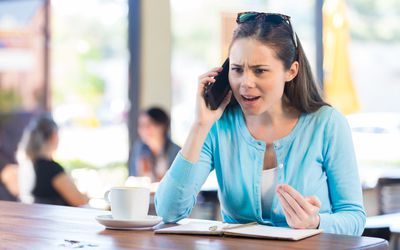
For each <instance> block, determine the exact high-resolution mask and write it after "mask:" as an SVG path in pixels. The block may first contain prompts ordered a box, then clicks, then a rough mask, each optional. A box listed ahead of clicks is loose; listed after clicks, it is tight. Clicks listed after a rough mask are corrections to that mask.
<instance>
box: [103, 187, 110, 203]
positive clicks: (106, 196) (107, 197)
mask: <svg viewBox="0 0 400 250" xmlns="http://www.w3.org/2000/svg"><path fill="white" fill-rule="evenodd" d="M110 191H111V190H108V191H107V192H105V193H104V200H105V201H106V202H107V203H111V200H110V197H109V195H110Z"/></svg>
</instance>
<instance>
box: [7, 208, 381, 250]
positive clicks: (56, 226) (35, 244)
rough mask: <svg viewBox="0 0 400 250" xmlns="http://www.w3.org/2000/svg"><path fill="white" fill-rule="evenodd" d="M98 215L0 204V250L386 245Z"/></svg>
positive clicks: (79, 210) (347, 238) (366, 240)
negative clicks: (182, 231)
mask: <svg viewBox="0 0 400 250" xmlns="http://www.w3.org/2000/svg"><path fill="white" fill-rule="evenodd" d="M104 213H105V212H104V211H101V210H94V209H84V208H71V207H62V206H52V205H37V204H34V205H30V204H22V203H16V202H5V201H0V249H35V250H36V249H70V248H79V249H93V250H97V249H153V250H157V249H174V250H178V249H270V248H271V249H285V250H287V249H308V250H310V249H354V248H363V249H387V241H385V240H382V239H378V238H369V237H354V236H345V235H335V234H325V233H322V234H320V235H317V236H313V237H310V238H307V239H304V240H301V241H298V242H289V241H279V240H261V239H250V238H234V237H219V236H187V235H157V234H154V233H153V231H150V230H149V231H120V230H106V229H105V228H104V227H103V226H102V225H100V224H98V223H97V222H96V221H95V219H94V217H95V216H97V215H100V214H104Z"/></svg>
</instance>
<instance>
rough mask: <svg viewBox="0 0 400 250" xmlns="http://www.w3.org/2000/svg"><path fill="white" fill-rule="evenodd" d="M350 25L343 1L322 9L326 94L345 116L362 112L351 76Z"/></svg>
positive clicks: (334, 0) (336, 0)
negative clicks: (349, 52) (349, 53)
mask: <svg viewBox="0 0 400 250" xmlns="http://www.w3.org/2000/svg"><path fill="white" fill-rule="evenodd" d="M348 26H349V25H348V21H347V18H346V3H345V1H344V0H326V1H325V3H324V6H323V44H324V91H325V97H326V99H327V101H328V102H329V103H330V104H332V105H333V106H335V107H336V108H338V109H339V110H340V111H341V112H343V113H344V114H350V113H353V112H356V111H358V110H359V109H360V105H359V101H358V97H357V94H356V90H355V88H354V85H353V81H352V78H351V72H350V63H349V55H348V42H349V35H348Z"/></svg>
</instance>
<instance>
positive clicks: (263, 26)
mask: <svg viewBox="0 0 400 250" xmlns="http://www.w3.org/2000/svg"><path fill="white" fill-rule="evenodd" d="M242 38H250V39H256V40H257V41H260V42H262V43H263V44H264V45H267V46H268V47H271V48H272V49H273V50H274V51H275V55H276V57H277V58H278V59H279V60H281V61H282V62H283V65H284V68H285V70H289V69H290V67H291V65H292V64H293V62H295V61H298V63H299V71H298V73H297V76H296V77H295V78H294V79H293V80H291V81H290V82H286V84H285V88H284V97H283V98H284V101H285V102H286V103H287V104H288V105H290V106H292V107H294V108H296V109H297V110H299V111H300V112H305V113H311V112H315V111H317V110H318V109H319V108H320V107H322V106H324V105H329V104H327V103H326V102H325V101H324V100H323V98H322V95H321V91H320V89H319V87H318V85H317V84H316V81H315V80H314V77H313V75H312V72H311V67H310V64H309V62H308V60H307V57H306V55H305V53H304V50H303V47H302V46H301V42H300V40H299V38H298V37H297V35H295V38H293V29H292V27H291V26H290V25H289V24H288V23H286V22H281V23H278V24H277V23H271V22H267V21H266V19H264V18H257V19H254V20H251V21H247V22H243V23H240V24H238V26H237V28H236V29H235V31H234V33H233V38H232V41H231V44H230V47H229V48H231V47H232V44H233V43H234V42H235V41H236V40H238V39H242ZM294 39H296V43H297V48H296V45H295V42H294Z"/></svg>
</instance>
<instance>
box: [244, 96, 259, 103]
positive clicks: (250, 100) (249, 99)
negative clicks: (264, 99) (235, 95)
mask: <svg viewBox="0 0 400 250" xmlns="http://www.w3.org/2000/svg"><path fill="white" fill-rule="evenodd" d="M241 96H242V98H243V100H244V101H245V102H254V101H257V100H258V99H260V96H247V95H241Z"/></svg>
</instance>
